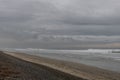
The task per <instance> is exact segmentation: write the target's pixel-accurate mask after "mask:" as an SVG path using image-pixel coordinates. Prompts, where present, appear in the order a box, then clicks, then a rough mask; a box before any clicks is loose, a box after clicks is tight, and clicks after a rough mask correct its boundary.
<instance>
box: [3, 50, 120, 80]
mask: <svg viewBox="0 0 120 80" xmlns="http://www.w3.org/2000/svg"><path fill="white" fill-rule="evenodd" d="M4 53H5V54H7V55H10V56H13V57H16V58H18V59H21V60H24V61H28V62H31V63H35V64H39V65H43V66H46V67H50V68H52V69H55V70H58V71H61V72H65V73H67V74H70V75H73V76H77V77H79V78H83V79H87V80H120V76H119V75H120V73H117V72H112V71H108V70H104V69H100V68H96V67H91V66H86V65H84V64H78V63H73V62H67V61H61V60H55V59H49V58H45V57H38V56H33V55H28V54H25V53H16V52H4Z"/></svg>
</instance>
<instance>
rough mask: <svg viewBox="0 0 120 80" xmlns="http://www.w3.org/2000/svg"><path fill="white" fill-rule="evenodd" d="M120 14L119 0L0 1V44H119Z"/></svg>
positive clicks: (32, 45) (60, 45)
mask: <svg viewBox="0 0 120 80" xmlns="http://www.w3.org/2000/svg"><path fill="white" fill-rule="evenodd" d="M119 14H120V1H119V0H19V1H17V0H0V45H1V47H3V46H4V47H38V48H39V47H43V48H46V46H47V47H48V45H53V46H49V48H50V47H51V48H54V47H57V46H58V45H59V46H58V47H60V48H61V47H63V48H64V47H65V48H68V47H70V46H71V47H72V46H73V47H76V46H77V48H81V47H90V46H93V47H98V45H99V47H104V44H105V45H107V46H106V47H108V45H110V47H116V45H114V46H111V45H112V44H119V40H120V39H119V35H120V31H119V30H120V15H119ZM88 35H89V36H88ZM91 35H92V36H91ZM100 44H101V45H100ZM18 45H19V46H18ZM117 47H119V46H118V45H117Z"/></svg>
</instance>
